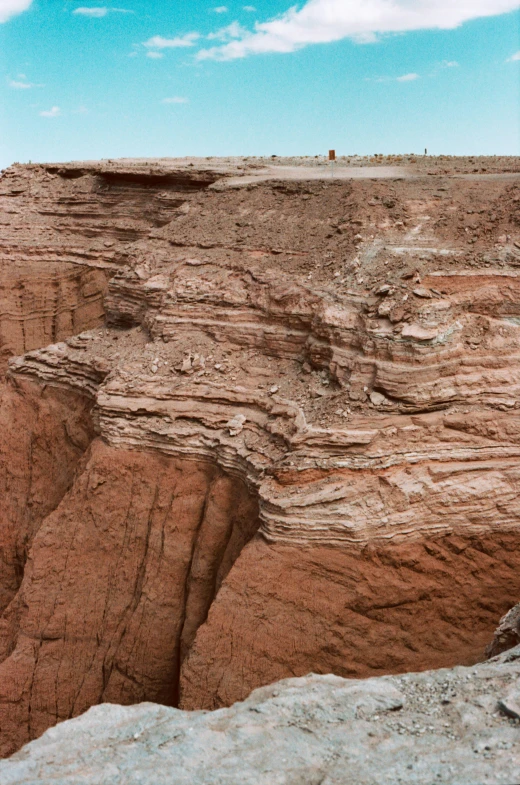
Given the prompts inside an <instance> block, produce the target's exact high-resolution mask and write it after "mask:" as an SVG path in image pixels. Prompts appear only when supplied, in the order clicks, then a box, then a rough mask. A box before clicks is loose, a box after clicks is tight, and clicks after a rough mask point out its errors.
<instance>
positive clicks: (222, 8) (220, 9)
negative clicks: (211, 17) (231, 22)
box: [211, 5, 229, 14]
mask: <svg viewBox="0 0 520 785" xmlns="http://www.w3.org/2000/svg"><path fill="white" fill-rule="evenodd" d="M211 10H212V11H213V13H214V14H227V12H228V11H229V8H228V7H227V5H218V6H217V7H216V8H212V9H211Z"/></svg>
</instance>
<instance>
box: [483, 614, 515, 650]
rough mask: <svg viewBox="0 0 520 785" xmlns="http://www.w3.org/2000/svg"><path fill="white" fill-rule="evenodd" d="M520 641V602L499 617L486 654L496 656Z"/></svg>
mask: <svg viewBox="0 0 520 785" xmlns="http://www.w3.org/2000/svg"><path fill="white" fill-rule="evenodd" d="M519 643H520V603H519V604H518V605H515V607H514V608H511V610H510V611H508V613H506V615H505V616H504V617H503V618H502V619H500V624H499V625H498V627H497V629H496V631H495V636H494V638H493V640H492V641H491V643H490V644H489V646H488V648H487V649H486V654H487V655H488V657H496V655H497V654H501V653H502V652H503V651H507V650H508V649H512V648H513V647H514V646H517V645H518V644H519Z"/></svg>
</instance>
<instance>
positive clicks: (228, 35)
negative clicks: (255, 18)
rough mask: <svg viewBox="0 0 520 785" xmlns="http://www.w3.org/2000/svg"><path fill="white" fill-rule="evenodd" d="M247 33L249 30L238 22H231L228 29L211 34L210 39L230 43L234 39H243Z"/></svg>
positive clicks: (223, 28) (221, 29) (224, 28)
mask: <svg viewBox="0 0 520 785" xmlns="http://www.w3.org/2000/svg"><path fill="white" fill-rule="evenodd" d="M246 33H247V30H246V29H245V28H244V27H242V25H239V24H238V22H231V24H230V25H228V26H227V27H221V28H220V30H217V31H216V32H215V33H210V34H209V35H208V39H209V40H210V41H230V40H232V39H233V38H242V37H243V36H244V35H246Z"/></svg>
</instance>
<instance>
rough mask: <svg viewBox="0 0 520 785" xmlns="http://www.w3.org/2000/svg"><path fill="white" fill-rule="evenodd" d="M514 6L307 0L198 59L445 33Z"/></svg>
mask: <svg viewBox="0 0 520 785" xmlns="http://www.w3.org/2000/svg"><path fill="white" fill-rule="evenodd" d="M517 8H520V0H459V2H455V3H454V2H453V0H414V1H413V2H411V0H307V2H306V3H305V4H304V5H303V7H300V8H299V7H298V6H297V5H293V6H292V7H291V8H289V9H288V10H287V11H286V12H285V13H284V14H282V15H281V16H278V17H276V18H275V19H272V20H270V21H267V22H261V23H260V22H257V23H256V24H255V26H254V30H252V31H249V32H247V33H245V34H244V35H243V36H241V38H240V39H237V40H233V41H230V42H228V43H226V44H224V45H223V46H215V47H211V48H209V49H203V50H201V51H200V52H199V53H198V59H199V60H206V59H214V60H234V59H237V58H242V57H247V56H248V55H253V54H263V53H268V52H278V53H282V52H294V51H296V50H297V49H301V48H302V47H304V46H308V45H309V44H319V43H328V42H332V41H339V40H341V39H343V38H351V39H353V40H354V41H356V42H358V43H373V42H375V41H376V40H378V38H379V37H380V36H381V35H384V34H385V33H405V32H408V31H412V30H428V29H440V30H451V29H454V28H456V27H459V26H460V25H462V24H463V23H464V22H467V21H469V20H471V19H478V18H482V17H486V16H498V15H499V14H504V13H508V12H510V11H514V10H516V9H517Z"/></svg>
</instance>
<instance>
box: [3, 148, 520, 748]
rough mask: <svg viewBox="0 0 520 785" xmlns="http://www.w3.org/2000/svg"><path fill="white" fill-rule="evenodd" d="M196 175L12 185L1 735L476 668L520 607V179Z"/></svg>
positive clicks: (7, 189)
mask: <svg viewBox="0 0 520 785" xmlns="http://www.w3.org/2000/svg"><path fill="white" fill-rule="evenodd" d="M214 164H215V165H214V166H213V165H212V162H205V163H204V164H203V165H202V164H199V165H198V166H189V165H188V163H187V162H185V163H184V164H180V163H179V162H167V161H166V162H162V163H160V162H158V163H147V162H141V163H139V162H137V163H134V164H132V163H130V162H119V163H118V162H114V163H110V162H106V163H105V162H102V163H94V164H70V165H63V166H60V165H56V166H51V165H47V166H45V167H36V166H33V167H15V168H13V169H11V170H9V171H8V172H7V173H6V174H4V176H3V178H2V180H1V181H0V183H1V185H2V189H3V197H2V198H4V199H5V200H8V204H9V205H10V207H9V209H10V211H11V212H10V213H9V214H8V220H6V219H4V220H6V224H5V226H4V227H3V235H2V240H1V243H2V253H3V254H4V255H3V257H2V267H1V270H2V273H1V274H2V275H4V276H5V280H6V281H9V280H11V281H17V280H18V278H17V276H18V275H19V268H18V266H17V265H18V262H17V261H16V259H17V258H18V256H20V257H22V256H23V259H24V260H25V261H24V264H25V263H26V260H27V258H29V257H32V258H34V260H35V265H34V266H32V264H31V265H29V267H28V268H24V269H27V270H29V272H27V276H28V277H29V278H30V281H29V282H28V283H27V286H29V284H30V286H31V287H32V289H31V291H32V292H33V294H32V295H31V297H32V299H31V298H29V299H28V300H27V301H26V300H24V298H23V297H22V296H18V294H16V291H17V290H16V287H15V286H9V285H6V286H5V294H4V295H2V297H3V298H4V299H3V300H0V324H1V325H4V326H3V327H1V330H2V332H1V333H0V353H1V352H4V355H3V356H4V357H6V358H7V357H8V356H10V355H13V354H22V353H23V352H25V354H23V355H22V356H15V357H11V359H10V361H9V365H8V372H7V375H6V382H5V385H4V388H3V393H2V395H3V397H2V402H1V404H0V422H1V423H2V424H3V427H2V428H1V429H0V488H1V489H2V490H3V493H2V499H1V501H0V559H1V563H2V565H4V564H5V570H2V577H1V584H0V601H1V603H2V604H1V609H2V610H3V616H2V619H1V621H0V753H1V754H4V755H6V754H9V753H11V752H13V751H15V750H16V749H18V748H19V747H20V746H21V745H22V744H24V743H26V742H27V741H29V740H30V739H32V738H35V737H37V736H38V735H40V734H41V733H42V732H43V731H44V730H45V729H46V728H48V727H49V726H51V725H53V724H55V723H56V722H57V721H60V720H67V719H69V718H71V717H74V716H76V715H77V714H80V713H81V712H83V711H85V710H86V709H88V708H89V707H90V706H92V705H95V704H97V703H99V702H103V701H110V702H112V701H113V702H115V703H126V704H131V703H137V702H140V701H154V702H158V703H162V704H164V705H167V706H180V707H181V708H187V709H202V708H219V707H221V706H225V705H230V704H231V703H233V702H234V701H236V700H242V699H244V698H245V697H246V696H247V695H248V694H249V692H250V691H251V690H252V689H254V688H256V687H259V686H262V685H265V684H269V683H271V682H273V681H275V680H278V679H283V678H286V677H288V676H304V675H305V674H307V673H308V672H309V671H314V672H316V673H329V672H332V673H335V674H337V675H338V676H344V677H356V678H364V677H366V676H370V675H381V674H388V673H401V672H404V671H413V670H421V669H428V668H436V667H450V666H453V665H456V664H460V663H463V664H472V663H475V662H477V661H479V660H480V659H482V658H483V656H484V649H485V646H486V645H487V644H488V643H489V640H490V639H491V637H492V634H493V630H494V629H495V627H496V623H497V620H498V619H499V618H500V617H501V616H502V615H503V614H504V612H505V611H506V610H507V609H508V608H510V607H511V606H512V605H513V604H514V603H515V602H516V601H517V598H518V596H519V593H520V570H519V557H518V544H519V538H520V503H519V501H518V499H519V487H520V476H519V472H518V458H519V455H520V409H519V403H518V401H519V392H520V362H519V361H520V355H519V351H518V336H519V329H520V279H519V273H518V267H519V266H520V242H519V240H520V228H519V227H520V189H519V185H518V184H519V181H520V175H516V174H515V173H514V172H512V173H511V172H509V173H506V174H504V173H500V171H497V172H496V173H495V174H493V175H489V177H488V178H487V179H485V178H484V179H481V180H478V179H471V178H472V177H474V175H471V176H453V175H450V174H441V173H440V172H439V171H438V169H437V168H436V167H437V166H438V163H437V164H436V165H435V166H434V164H433V163H432V167H433V170H432V174H427V173H426V172H425V171H424V170H423V169H421V167H420V166H419V165H417V167H416V168H415V169H414V165H413V164H412V163H410V164H409V166H408V168H407V169H404V168H403V170H402V177H399V178H397V179H395V178H394V179H392V178H389V177H388V173H387V172H385V173H384V175H385V179H377V177H376V179H370V180H368V179H359V180H354V179H346V178H347V174H348V173H347V174H345V179H341V178H340V179H338V180H337V181H336V180H330V179H327V180H324V179H322V180H319V179H317V180H314V179H312V180H305V179H302V181H295V180H294V179H291V178H289V177H288V178H287V179H283V178H281V179H268V180H265V179H261V178H262V177H266V176H267V175H265V171H268V174H269V172H270V174H269V177H272V171H271V170H266V169H265V162H257V163H254V164H246V163H244V162H241V163H240V167H239V165H238V162H234V163H233V164H228V165H224V164H223V163H222V162H214ZM248 166H249V168H247V167H248ZM446 166H449V164H448V163H447V164H446ZM460 166H461V167H462V168H464V166H463V164H462V163H461V164H460ZM516 166H517V162H511V164H510V168H514V167H516ZM495 167H496V168H497V169H499V167H498V164H495ZM467 168H471V166H470V165H469V164H468V166H467ZM502 168H504V167H502ZM280 171H282V170H280ZM302 172H303V174H302V178H303V177H304V174H305V171H304V169H303V168H302ZM376 174H377V173H376ZM394 174H395V172H394ZM36 215H37V216H38V217H37V220H36V217H35V216H36ZM33 219H34V220H33ZM38 221H39V222H42V223H40V224H39V223H38ZM34 226H36V227H37V231H35V230H34V229H33V228H31V227H34ZM47 235H48V237H49V238H52V243H50V242H49V243H48V244H47V245H46V246H45V247H43V246H42V244H41V243H42V242H43V240H42V238H44V237H46V236H47ZM13 238H16V242H15V240H14V239H13ZM46 242H47V241H46ZM17 255H18V256H17ZM73 257H74V258H73ZM71 259H72V261H71ZM11 260H14V261H11ZM70 265H73V266H74V270H76V271H77V273H75V274H77V275H78V276H80V278H78V279H77V280H76V279H75V283H74V286H73V287H72V288H70V287H69V288H67V287H65V289H66V292H67V294H66V296H65V295H63V297H62V296H61V295H60V297H61V299H60V297H54V295H53V297H54V299H53V298H52V297H50V295H49V292H50V291H52V292H54V293H56V291H58V290H59V291H61V289H60V287H62V288H63V287H64V286H65V284H63V281H64V280H65V278H66V276H67V275H69V272H70ZM42 266H43V267H42ZM44 267H45V269H47V268H48V270H49V271H50V272H51V273H52V275H51V276H50V277H49V278H42V277H41V275H40V274H41V271H42V269H43V268H44ZM11 268H12V269H11ZM24 275H25V273H24ZM9 276H11V278H9ZM30 276H32V278H31V277H30ZM81 276H84V277H85V278H84V279H83V278H81ZM89 276H95V277H94V278H89ZM67 280H68V279H67ZM83 280H85V281H90V282H92V280H95V282H96V284H95V286H94V287H93V288H91V289H87V290H85V288H84V286H83V283H82V281H83ZM59 281H61V283H59ZM86 285H87V284H85V286H86ZM82 287H83V288H82ZM65 289H63V291H65ZM34 292H40V294H38V295H37V296H36V295H35V294H34ZM89 292H90V294H89ZM13 297H14V298H15V299H14V300H13V299H12V298H13ZM16 298H18V299H16ZM89 298H91V300H90V302H91V303H92V304H93V306H92V309H90V310H89V309H85V308H84V307H83V306H84V305H85V303H86V302H87V301H89ZM4 300H5V303H6V304H5V305H2V303H3V302H4ZM24 309H25V310H24ZM59 314H66V316H64V317H63V320H61V319H62V317H59ZM58 317H59V318H58ZM60 320H61V321H60ZM102 320H105V323H104V324H102V325H101V321H102ZM29 324H36V325H37V328H35V330H36V332H35V333H34V336H35V337H34V339H33V338H31V340H30V341H28V340H27V337H26V336H27V335H28V334H29V333H28V325H29ZM49 341H51V344H50V345H49V346H47V347H46V348H41V347H43V346H44V345H45V344H46V343H48V342H49ZM35 345H36V346H38V347H40V348H36V346H35ZM4 489H5V491H4Z"/></svg>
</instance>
